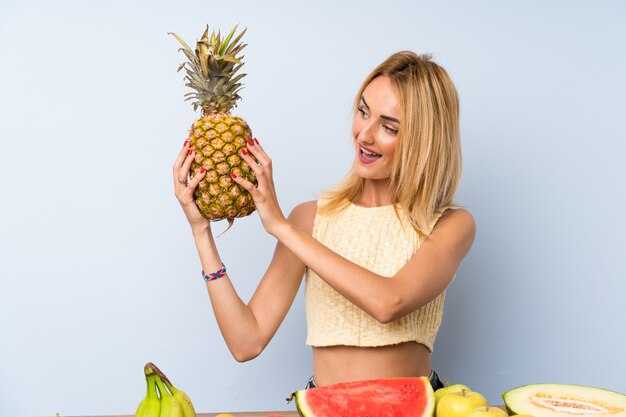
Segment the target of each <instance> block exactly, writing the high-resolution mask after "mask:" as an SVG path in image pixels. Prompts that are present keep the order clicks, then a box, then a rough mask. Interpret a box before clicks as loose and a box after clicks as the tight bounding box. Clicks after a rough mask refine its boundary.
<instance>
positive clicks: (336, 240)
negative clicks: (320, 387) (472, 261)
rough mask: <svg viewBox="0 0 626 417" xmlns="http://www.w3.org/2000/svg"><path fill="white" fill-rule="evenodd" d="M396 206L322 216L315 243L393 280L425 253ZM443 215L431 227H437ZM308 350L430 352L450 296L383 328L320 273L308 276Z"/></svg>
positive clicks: (350, 209)
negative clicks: (407, 345) (420, 348)
mask: <svg viewBox="0 0 626 417" xmlns="http://www.w3.org/2000/svg"><path fill="white" fill-rule="evenodd" d="M397 211H398V215H399V216H398V215H396V210H394V206H393V205H389V206H382V207H373V208H365V207H360V206H356V205H354V204H350V205H349V206H348V207H347V208H346V209H344V210H342V211H339V212H336V213H332V214H321V213H320V212H319V203H318V211H317V213H316V215H315V220H314V224H313V237H314V238H315V239H316V240H317V241H319V242H321V243H323V244H324V245H325V246H327V247H328V248H330V249H331V250H333V251H334V252H336V253H338V254H339V255H341V256H343V257H344V258H346V259H348V260H350V261H352V262H354V263H356V264H357V265H360V266H362V267H363V268H366V269H368V270H370V271H372V272H375V273H377V274H379V275H382V276H386V277H391V276H393V275H394V274H395V273H396V272H397V271H398V270H400V268H402V267H403V266H404V265H405V264H406V263H407V262H408V261H409V259H411V257H412V256H413V255H414V254H415V252H416V251H417V250H418V249H419V247H420V243H421V242H420V239H419V237H418V235H417V233H416V232H415V230H414V229H413V228H412V226H411V224H410V223H409V221H408V219H407V217H406V216H405V215H403V213H402V210H401V209H397ZM441 214H442V213H438V214H437V215H436V216H435V218H434V219H433V222H432V224H431V230H432V227H434V225H435V223H436V222H437V220H439V217H441ZM304 297H305V309H306V320H307V339H306V344H307V345H310V346H336V345H347V346H385V345H393V344H397V343H402V342H408V341H415V342H418V343H421V344H423V345H424V346H426V347H427V348H428V349H429V350H430V351H431V352H432V350H433V344H434V342H435V337H436V335H437V331H438V330H439V325H440V324H441V319H442V316H443V303H444V298H445V291H444V292H442V293H441V294H440V295H439V296H437V297H436V298H435V299H433V300H432V301H431V302H429V303H428V304H426V305H424V306H422V307H421V308H419V309H417V310H415V311H413V312H411V313H409V314H407V315H406V316H404V317H401V318H399V319H397V320H395V321H393V322H390V323H385V324H383V323H380V322H378V321H377V320H376V319H374V318H373V317H372V316H370V315H369V314H368V313H366V312H365V311H363V310H361V309H360V308H359V307H357V306H355V305H354V304H352V303H351V302H350V301H348V300H347V299H346V298H345V297H344V296H342V295H341V294H339V293H338V292H337V291H335V290H334V289H333V288H332V287H331V286H330V285H328V284H327V283H326V282H325V281H324V280H322V279H321V278H320V277H319V276H318V275H317V274H316V273H315V272H313V271H312V270H310V269H308V268H307V270H306V275H305V288H304Z"/></svg>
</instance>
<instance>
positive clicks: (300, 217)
mask: <svg viewBox="0 0 626 417" xmlns="http://www.w3.org/2000/svg"><path fill="white" fill-rule="evenodd" d="M316 211H317V200H311V201H305V202H304V203H300V204H298V205H297V206H295V207H294V208H293V210H291V213H290V214H289V221H291V222H292V223H293V224H294V225H295V226H296V227H298V228H299V229H301V230H303V231H305V232H306V233H307V234H309V235H312V234H313V221H314V220H315V212H316Z"/></svg>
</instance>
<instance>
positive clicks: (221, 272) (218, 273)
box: [202, 262, 226, 282]
mask: <svg viewBox="0 0 626 417" xmlns="http://www.w3.org/2000/svg"><path fill="white" fill-rule="evenodd" d="M225 275H226V267H225V266H224V263H223V262H222V268H220V269H218V270H217V271H215V272H212V273H210V274H205V273H204V269H203V270H202V278H204V280H205V281H207V282H208V281H213V280H214V279H218V278H222V277H224V276H225Z"/></svg>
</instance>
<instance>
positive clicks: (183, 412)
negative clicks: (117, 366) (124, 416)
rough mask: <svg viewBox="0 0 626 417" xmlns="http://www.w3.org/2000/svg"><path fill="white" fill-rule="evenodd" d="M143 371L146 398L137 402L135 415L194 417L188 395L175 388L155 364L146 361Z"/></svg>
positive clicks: (136, 416) (147, 416)
mask: <svg viewBox="0 0 626 417" xmlns="http://www.w3.org/2000/svg"><path fill="white" fill-rule="evenodd" d="M143 372H144V374H145V375H146V384H147V390H146V398H144V399H143V400H141V402H140V403H139V407H137V411H136V412H135V417H196V410H194V408H193V404H192V403H191V400H190V399H189V396H188V395H187V394H185V393H184V392H183V391H181V390H179V389H176V387H174V385H172V383H171V382H170V380H169V379H168V378H167V377H166V376H165V374H164V373H163V372H161V370H160V369H159V368H157V366H156V365H155V364H153V363H152V362H148V363H147V364H146V366H144V367H143ZM157 391H158V392H157Z"/></svg>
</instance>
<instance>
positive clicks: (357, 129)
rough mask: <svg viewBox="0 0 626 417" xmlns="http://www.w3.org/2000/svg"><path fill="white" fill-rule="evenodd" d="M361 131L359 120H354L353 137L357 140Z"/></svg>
mask: <svg viewBox="0 0 626 417" xmlns="http://www.w3.org/2000/svg"><path fill="white" fill-rule="evenodd" d="M360 131H361V128H360V125H359V120H358V119H357V118H356V117H355V118H354V119H352V137H353V138H354V139H355V140H356V138H357V136H358V135H359V132H360Z"/></svg>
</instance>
